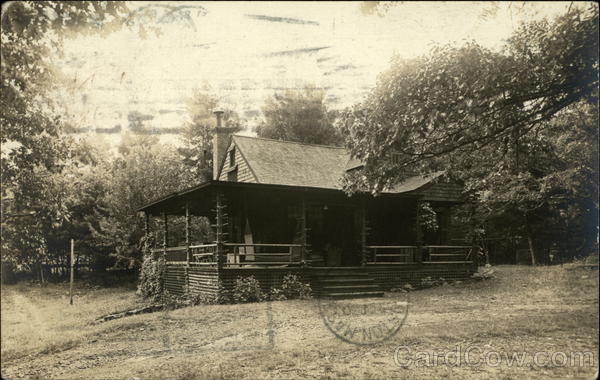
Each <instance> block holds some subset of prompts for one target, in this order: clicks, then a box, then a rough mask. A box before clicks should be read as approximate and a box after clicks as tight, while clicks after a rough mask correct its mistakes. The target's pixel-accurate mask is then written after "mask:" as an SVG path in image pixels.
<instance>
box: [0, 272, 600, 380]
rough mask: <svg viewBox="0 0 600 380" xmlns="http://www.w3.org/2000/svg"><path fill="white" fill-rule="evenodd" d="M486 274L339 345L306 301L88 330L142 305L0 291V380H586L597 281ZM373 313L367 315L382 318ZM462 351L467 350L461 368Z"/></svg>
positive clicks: (593, 363)
mask: <svg viewBox="0 0 600 380" xmlns="http://www.w3.org/2000/svg"><path fill="white" fill-rule="evenodd" d="M494 269H495V273H494V278H492V279H489V280H485V281H479V282H468V283H461V284H452V285H445V286H440V287H436V288H430V289H426V290H418V291H413V292H410V294H409V295H410V302H409V312H408V315H407V318H406V321H405V323H404V325H403V326H402V328H401V329H400V330H399V332H398V333H397V334H396V335H394V336H393V337H392V338H390V339H388V340H386V341H384V342H382V343H377V344H373V345H355V344H351V343H346V342H343V341H342V340H340V339H339V338H338V337H336V336H335V335H334V334H333V333H332V332H331V331H330V330H329V329H328V328H327V327H326V326H325V323H324V321H323V318H322V316H321V313H320V312H319V306H318V302H317V301H316V300H307V301H278V302H270V303H253V304H243V305H214V306H196V307H188V308H183V309H178V310H172V311H164V312H157V313H152V314H145V315H137V316H131V317H126V318H122V319H118V320H112V321H108V322H104V323H99V324H95V323H93V321H94V320H95V319H96V318H97V317H99V316H101V315H103V314H107V313H109V312H113V311H119V310H125V309H127V308H130V307H135V306H136V305H138V306H139V305H140V300H139V299H138V298H137V297H136V296H135V293H134V291H133V290H131V289H123V288H113V289H95V290H91V289H78V291H77V295H76V297H75V304H74V305H73V306H69V303H68V297H67V294H68V287H66V286H63V285H50V286H48V287H46V288H43V289H41V288H39V287H27V286H25V285H15V286H5V287H3V288H2V315H1V316H2V326H1V327H2V351H1V353H2V376H3V378H7V379H14V378H34V379H35V378H39V379H180V380H183V379H263V378H266V379H297V378H308V379H338V378H348V379H355V378H358V379H383V378H385V379H389V378H397V379H404V378H406V379H408V378H410V379H431V378H442V377H443V378H448V379H526V378H531V379H591V378H593V376H594V373H595V372H596V371H597V367H598V272H597V271H596V270H589V269H584V268H575V267H573V266H569V265H565V266H564V267H560V266H555V267H536V268H531V267H523V266H501V267H496V268H494ZM405 298H406V294H405V293H387V294H386V298H385V299H384V301H385V302H391V303H394V302H395V301H399V300H403V299H405ZM377 302H381V301H377V300H375V299H373V300H370V301H369V300H366V301H365V300H353V301H351V302H348V304H349V305H351V306H352V305H354V306H359V305H360V306H361V307H362V306H364V305H367V306H371V304H372V305H376V303H377ZM372 309H373V311H372V313H374V314H377V313H378V311H377V310H379V309H377V308H376V307H374V306H373V308H372ZM381 310H382V311H381V313H382V314H381V315H375V317H379V318H384V319H385V318H386V317H387V316H386V315H385V313H386V311H385V309H381ZM361 323H362V322H361ZM365 323H368V322H365ZM465 351H469V352H470V357H469V360H468V361H465V360H464V359H465V357H464V353H465ZM579 353H581V354H579ZM585 353H588V354H587V356H585V355H586V354H585ZM513 354H516V355H523V356H520V357H518V358H521V359H522V360H521V361H519V360H520V359H518V358H517V360H516V361H514V360H513V361H511V357H512V358H514V357H513V356H511V355H513ZM453 355H454V356H453ZM507 355H508V356H507ZM456 358H459V359H460V360H456Z"/></svg>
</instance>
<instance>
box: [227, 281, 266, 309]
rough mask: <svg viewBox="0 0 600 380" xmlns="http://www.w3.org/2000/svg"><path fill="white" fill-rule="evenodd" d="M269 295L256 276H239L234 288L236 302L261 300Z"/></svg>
mask: <svg viewBox="0 0 600 380" xmlns="http://www.w3.org/2000/svg"><path fill="white" fill-rule="evenodd" d="M266 298H267V297H266V296H265V294H264V293H263V291H262V289H261V288H260V283H259V282H258V280H257V279H256V278H254V276H250V277H238V278H237V280H236V281H235V286H234V288H233V301H234V302H235V303H245V302H260V301H264V300H265V299H266Z"/></svg>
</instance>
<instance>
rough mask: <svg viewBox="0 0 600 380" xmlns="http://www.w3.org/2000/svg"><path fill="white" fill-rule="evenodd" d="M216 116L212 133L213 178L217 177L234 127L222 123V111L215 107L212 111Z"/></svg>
mask: <svg viewBox="0 0 600 380" xmlns="http://www.w3.org/2000/svg"><path fill="white" fill-rule="evenodd" d="M213 113H214V114H215V116H216V117H217V127H216V128H215V133H214V134H213V179H218V178H219V174H221V173H220V170H221V167H222V163H223V160H224V159H225V156H226V155H227V147H228V146H229V142H230V141H231V135H232V134H233V132H235V131H236V129H235V128H227V127H224V126H223V125H222V123H223V120H222V119H223V111H222V110H220V109H217V110H215V111H214V112H213Z"/></svg>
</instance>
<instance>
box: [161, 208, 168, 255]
mask: <svg viewBox="0 0 600 380" xmlns="http://www.w3.org/2000/svg"><path fill="white" fill-rule="evenodd" d="M162 217H163V259H165V262H166V261H167V244H168V242H169V225H168V223H169V219H168V218H167V214H166V213H164V212H163V213H162Z"/></svg>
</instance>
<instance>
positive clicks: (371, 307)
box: [317, 293, 409, 346]
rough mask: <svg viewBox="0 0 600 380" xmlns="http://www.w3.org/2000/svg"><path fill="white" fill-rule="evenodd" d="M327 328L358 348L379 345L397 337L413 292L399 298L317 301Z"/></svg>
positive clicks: (401, 294) (321, 299) (325, 299)
mask: <svg viewBox="0 0 600 380" xmlns="http://www.w3.org/2000/svg"><path fill="white" fill-rule="evenodd" d="M317 303H318V307H319V313H320V315H321V318H322V320H323V323H324V324H325V326H326V327H327V329H328V330H329V331H330V332H331V333H332V334H333V335H335V336H336V337H337V338H338V339H340V340H342V341H344V342H346V343H350V344H355V345H360V346H366V345H372V344H378V343H381V342H384V341H386V340H388V339H391V338H392V337H394V336H395V335H396V334H397V333H398V331H400V329H401V328H402V326H403V325H404V322H405V321H406V318H407V316H408V309H409V293H398V296H397V297H393V298H392V297H390V298H388V297H381V298H379V297H377V298H376V297H371V298H357V299H327V298H319V299H317Z"/></svg>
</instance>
